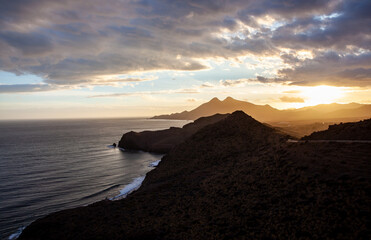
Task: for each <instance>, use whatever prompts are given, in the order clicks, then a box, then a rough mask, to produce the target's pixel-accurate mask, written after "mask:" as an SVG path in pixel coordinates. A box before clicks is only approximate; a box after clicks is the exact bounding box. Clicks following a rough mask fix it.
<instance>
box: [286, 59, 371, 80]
mask: <svg viewBox="0 0 371 240" xmlns="http://www.w3.org/2000/svg"><path fill="white" fill-rule="evenodd" d="M279 73H280V74H281V76H282V77H283V78H284V79H285V80H287V81H290V82H291V84H294V85H318V84H326V85H335V86H371V53H364V54H345V55H342V54H338V53H336V52H325V53H322V54H318V55H317V56H316V57H315V58H313V59H306V60H304V61H301V63H300V64H299V65H298V66H297V67H293V68H286V69H281V70H280V71H279Z"/></svg>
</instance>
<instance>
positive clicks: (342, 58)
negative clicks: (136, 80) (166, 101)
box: [0, 0, 371, 86]
mask: <svg viewBox="0 0 371 240" xmlns="http://www.w3.org/2000/svg"><path fill="white" fill-rule="evenodd" d="M370 11H371V3H370V1H369V0H367V1H366V0H357V1H356V0H354V1H353V0H330V1H325V0H316V1H299V0H297V1H295V0H273V1H272V0H269V1H268V0H264V1H258V0H251V1H245V0H231V1H224V0H216V1H215V0H189V1H173V0H151V1H149V0H139V1H138V0H135V1H134V0H107V1H106V2H104V4H103V3H102V2H101V1H97V0H92V1H82V0H66V1H52V0H49V1H46V0H37V1H36V0H12V1H3V2H2V4H1V8H0V70H4V71H10V72H14V73H17V74H22V73H27V74H36V75H38V76H41V77H42V78H43V79H44V80H45V82H46V83H48V84H54V85H76V84H86V85H88V84H89V83H91V84H97V77H99V76H102V75H112V74H127V73H131V72H135V71H151V70H185V71H187V70H189V71H194V70H202V69H206V68H207V66H204V65H203V63H202V62H201V61H199V58H210V57H221V58H225V59H229V58H230V59H232V58H235V57H239V56H244V55H247V54H249V55H253V56H262V55H265V56H266V55H276V56H279V55H280V56H281V58H282V60H283V61H284V63H286V64H288V65H290V67H289V68H286V69H281V71H280V72H279V76H277V77H276V78H272V79H263V78H261V79H257V81H260V82H270V81H285V80H289V81H290V82H291V83H292V84H312V85H313V84H317V83H322V82H325V83H328V84H332V85H361V86H364V85H369V82H370V77H369V76H370V72H369V69H370V64H369V63H370V61H369V60H370V59H369V58H368V57H365V55H367V54H369V52H370V50H371V49H370V45H371V37H370V35H371V28H370V27H369V26H370V25H371V22H370V21H371V18H370V14H369V13H370ZM266 17H270V19H274V21H275V24H274V25H273V26H269V24H266V23H264V21H263V22H262V21H260V20H261V19H262V18H266ZM240 22H243V23H244V24H245V25H247V26H248V27H249V29H246V28H244V29H239V27H240V25H239V24H240ZM245 27H246V26H245ZM226 31H227V32H226ZM282 48H286V49H289V50H290V51H289V53H287V52H286V53H281V51H282ZM301 49H305V50H308V51H311V52H312V53H313V56H314V58H313V59H302V58H299V57H298V55H297V51H299V50H301ZM330 53H332V54H333V55H332V56H331V54H330ZM326 54H327V55H326ZM178 56H181V57H180V58H179V57H178ZM362 59H363V60H362ZM362 61H364V63H363V64H361V62H362ZM365 61H367V62H365ZM326 65H329V67H328V68H326V67H325V66H326ZM311 74H314V75H313V76H312V77H310V76H311Z"/></svg>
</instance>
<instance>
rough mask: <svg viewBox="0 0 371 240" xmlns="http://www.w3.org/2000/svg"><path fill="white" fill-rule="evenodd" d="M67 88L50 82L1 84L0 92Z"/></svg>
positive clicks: (43, 90)
mask: <svg viewBox="0 0 371 240" xmlns="http://www.w3.org/2000/svg"><path fill="white" fill-rule="evenodd" d="M60 89H65V88H57V87H55V86H51V85H49V84H13V85H0V94H6V93H26V92H45V91H53V90H60Z"/></svg>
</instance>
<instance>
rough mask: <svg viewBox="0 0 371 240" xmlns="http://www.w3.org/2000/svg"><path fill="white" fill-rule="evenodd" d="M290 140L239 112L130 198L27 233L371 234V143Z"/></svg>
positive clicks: (183, 149)
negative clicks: (296, 141)
mask: <svg viewBox="0 0 371 240" xmlns="http://www.w3.org/2000/svg"><path fill="white" fill-rule="evenodd" d="M286 140H287V136H286V135H284V134H281V133H279V132H277V131H275V130H274V129H272V128H270V127H268V126H266V125H263V124H261V123H259V122H257V121H256V120H254V119H253V118H252V117H250V116H248V115H246V114H244V113H243V112H235V113H233V114H231V115H229V116H227V117H226V118H224V119H222V120H220V121H218V122H216V123H214V124H210V125H207V126H205V127H203V128H202V129H200V130H199V131H197V132H196V133H195V134H193V135H192V136H191V137H189V138H188V139H186V140H185V141H184V142H183V143H181V144H179V145H178V146H176V147H174V148H173V149H172V150H171V151H170V152H169V154H168V155H166V156H165V157H163V159H162V161H161V163H160V164H159V166H158V167H157V168H156V169H155V170H153V171H151V172H149V173H148V174H147V177H146V179H145V181H144V182H143V185H142V186H141V188H140V189H139V190H137V191H136V192H134V193H132V194H131V195H129V196H128V197H127V198H126V199H123V200H120V201H108V200H107V201H102V202H98V203H95V204H92V205H90V206H86V207H80V208H76V209H69V210H65V211H61V212H57V213H54V214H51V215H49V216H47V217H45V218H42V219H39V220H37V221H35V222H34V223H32V224H31V225H30V226H29V227H27V228H26V229H25V230H24V232H23V233H22V235H21V236H20V239H369V238H370V237H371V232H370V229H369V228H368V226H369V223H370V220H371V219H370V216H371V208H370V206H371V200H370V186H371V185H370V183H371V181H370V180H371V179H370V176H371V164H370V159H371V150H370V148H369V145H368V144H360V143H355V144H343V143H321V144H317V143H310V142H309V143H287V141H286ZM345 146H346V147H345Z"/></svg>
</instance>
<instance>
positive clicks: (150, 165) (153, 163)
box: [148, 160, 161, 167]
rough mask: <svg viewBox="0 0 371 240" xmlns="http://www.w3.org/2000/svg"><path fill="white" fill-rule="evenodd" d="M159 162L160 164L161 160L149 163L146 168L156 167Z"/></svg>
mask: <svg viewBox="0 0 371 240" xmlns="http://www.w3.org/2000/svg"><path fill="white" fill-rule="evenodd" d="M160 162H161V160H157V161H154V162H151V163H150V164H149V165H148V167H157V166H158V164H159V163H160Z"/></svg>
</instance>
